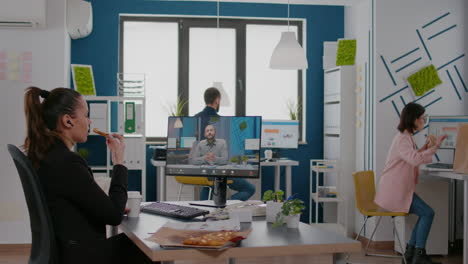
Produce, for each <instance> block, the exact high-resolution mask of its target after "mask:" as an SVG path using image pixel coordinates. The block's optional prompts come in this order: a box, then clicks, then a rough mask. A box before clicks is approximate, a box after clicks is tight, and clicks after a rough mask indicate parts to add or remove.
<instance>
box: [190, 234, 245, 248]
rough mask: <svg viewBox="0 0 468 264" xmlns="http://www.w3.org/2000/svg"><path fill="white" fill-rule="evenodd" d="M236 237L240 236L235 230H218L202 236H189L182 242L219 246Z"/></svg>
mask: <svg viewBox="0 0 468 264" xmlns="http://www.w3.org/2000/svg"><path fill="white" fill-rule="evenodd" d="M236 237H238V234H237V232H235V231H216V232H212V233H208V234H205V235H202V236H196V237H189V238H187V239H185V240H184V241H183V242H182V243H183V244H184V245H195V246H213V247H217V246H223V245H224V244H226V243H227V242H229V241H231V240H232V239H233V238H236Z"/></svg>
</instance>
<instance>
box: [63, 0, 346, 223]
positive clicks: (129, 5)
mask: <svg viewBox="0 0 468 264" xmlns="http://www.w3.org/2000/svg"><path fill="white" fill-rule="evenodd" d="M91 2H92V5H93V19H94V22H93V32H92V33H91V35H90V36H88V37H86V38H84V39H78V40H73V41H72V52H71V53H72V55H71V62H72V63H74V64H90V65H92V66H93V72H94V79H95V84H96V90H97V95H102V96H112V95H116V87H115V85H116V74H117V72H118V54H119V51H118V43H119V34H118V33H119V13H126V14H130V13H132V14H159V15H166V14H167V15H205V16H206V15H210V16H215V15H216V2H184V1H181V2H175V1H146V0H114V1H91ZM220 13H221V15H222V16H239V17H270V18H285V17H286V16H287V7H286V5H279V4H253V3H222V4H221V8H220ZM290 14H291V17H292V18H305V19H307V24H306V28H307V33H306V43H307V47H306V48H307V59H308V62H309V69H308V70H307V73H306V76H307V87H306V89H307V91H306V94H307V97H306V107H307V133H306V141H307V143H308V144H307V145H302V146H300V147H299V149H298V150H288V151H284V152H283V153H282V155H283V156H287V157H289V158H291V159H294V160H298V161H299V162H300V166H298V167H295V168H293V170H292V173H293V179H292V184H293V187H292V190H293V193H298V196H299V198H301V199H303V200H304V201H306V204H308V203H309V202H308V201H309V194H308V193H309V160H310V159H320V158H322V157H323V70H322V56H323V42H324V41H335V40H337V39H338V38H342V37H344V8H343V7H338V6H312V5H292V6H291V12H290ZM201 107H202V106H200V109H201ZM147 154H148V155H147V156H148V162H147V195H148V196H147V198H148V200H154V199H155V197H156V194H155V188H154V186H155V181H154V175H155V174H156V170H155V168H154V167H153V166H151V164H150V162H149V159H150V158H151V151H150V150H149V149H148V150H147ZM262 171H263V181H262V190H261V191H262V192H263V191H265V190H267V189H273V184H274V180H273V177H274V176H273V169H268V168H265V169H263V170H262ZM136 185H138V184H136ZM283 186H284V185H283ZM283 189H284V187H283ZM307 210H308V209H307ZM308 218H309V214H308V211H306V212H305V213H304V214H303V218H302V221H308Z"/></svg>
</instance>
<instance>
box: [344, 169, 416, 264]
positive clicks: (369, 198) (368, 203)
mask: <svg viewBox="0 0 468 264" xmlns="http://www.w3.org/2000/svg"><path fill="white" fill-rule="evenodd" d="M353 178H354V189H355V191H356V208H357V209H358V210H359V212H361V214H363V215H364V216H365V220H364V224H363V225H362V227H361V230H359V234H357V236H356V240H358V238H359V236H360V235H361V232H362V230H363V229H364V227H365V226H366V222H367V220H368V219H369V218H371V217H373V216H377V217H378V220H377V224H376V225H375V228H374V230H373V231H372V235H371V237H370V238H369V241H368V242H367V246H366V250H365V252H364V254H365V255H366V256H378V257H391V258H402V259H403V263H405V264H407V263H406V259H405V257H404V254H402V255H401V256H395V255H384V254H369V253H367V251H368V249H369V245H370V243H371V241H372V238H373V237H374V234H375V231H376V230H377V227H378V226H379V224H380V220H381V219H382V216H391V217H392V223H393V228H394V230H396V226H395V220H394V217H395V216H406V215H408V214H407V213H404V212H387V211H385V209H383V208H380V207H379V206H378V205H377V204H375V203H374V198H375V181H374V172H373V171H358V172H355V173H353ZM395 234H396V236H397V240H398V241H397V242H398V244H399V246H400V248H401V249H402V250H403V249H404V247H403V246H402V243H401V240H400V236H399V235H398V232H395Z"/></svg>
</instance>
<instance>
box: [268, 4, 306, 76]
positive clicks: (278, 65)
mask: <svg viewBox="0 0 468 264" xmlns="http://www.w3.org/2000/svg"><path fill="white" fill-rule="evenodd" d="M307 67H308V64H307V58H306V54H305V51H304V49H303V48H302V47H301V45H299V42H297V40H296V33H294V32H293V31H289V0H288V31H286V32H282V33H281V39H280V41H279V43H278V44H277V45H276V47H275V49H274V50H273V54H272V55H271V60H270V68H272V69H278V70H299V69H307Z"/></svg>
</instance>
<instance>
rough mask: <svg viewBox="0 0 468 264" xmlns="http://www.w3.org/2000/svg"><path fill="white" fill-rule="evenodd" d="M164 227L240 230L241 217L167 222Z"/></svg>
mask: <svg viewBox="0 0 468 264" xmlns="http://www.w3.org/2000/svg"><path fill="white" fill-rule="evenodd" d="M163 227H169V228H172V229H177V230H198V231H222V230H229V231H239V230H240V222H239V219H228V220H221V221H207V222H167V223H166V224H165V225H164V226H163Z"/></svg>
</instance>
